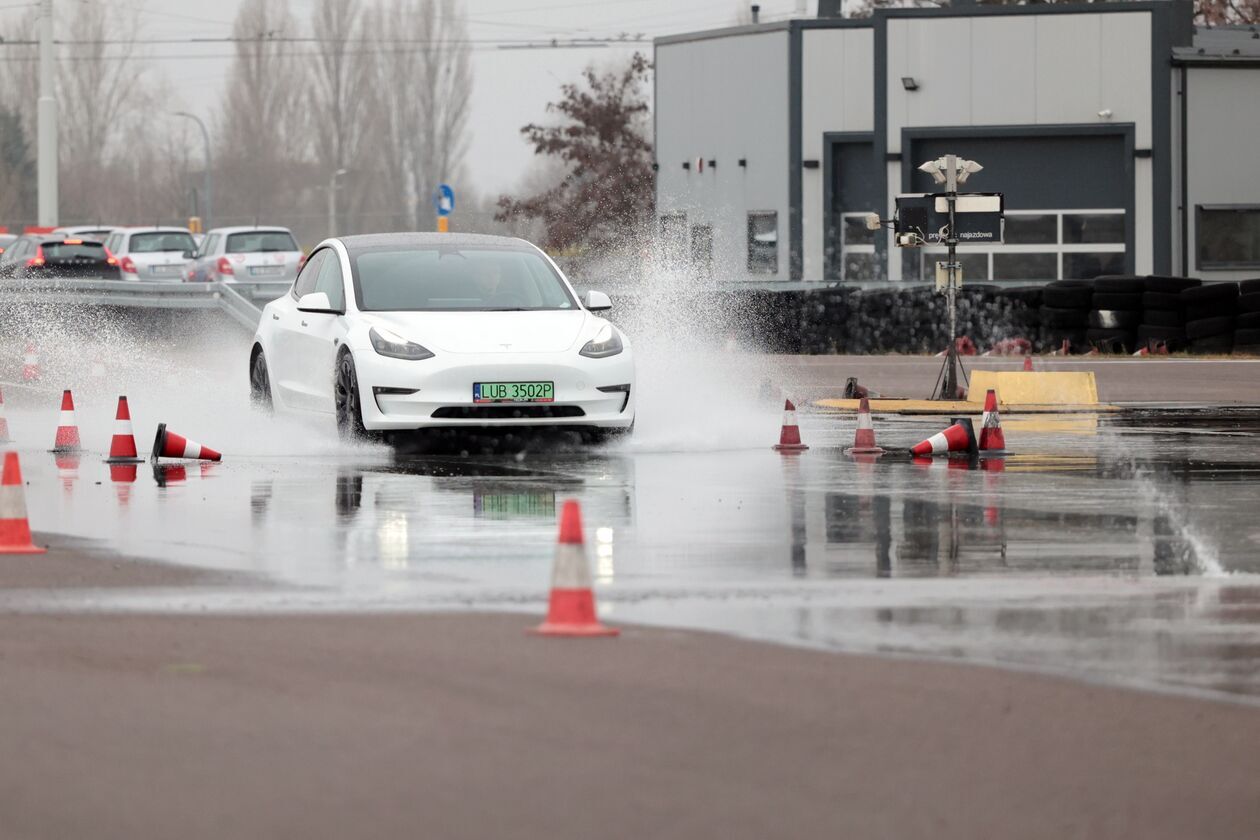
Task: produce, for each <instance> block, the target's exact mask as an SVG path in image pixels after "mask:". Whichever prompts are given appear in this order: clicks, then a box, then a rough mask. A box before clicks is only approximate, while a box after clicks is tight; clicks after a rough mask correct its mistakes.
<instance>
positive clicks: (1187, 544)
mask: <svg viewBox="0 0 1260 840" xmlns="http://www.w3.org/2000/svg"><path fill="white" fill-rule="evenodd" d="M1133 480H1134V481H1135V482H1136V483H1137V484H1138V485H1139V486H1140V487H1141V488H1142V493H1143V495H1144V496H1146V497H1147V498H1149V499H1151V501H1152V503H1153V505H1154V508H1155V513H1156V515H1155V534H1154V536H1155V568H1156V573H1157V574H1188V573H1198V574H1200V575H1202V576H1203V577H1208V578H1219V577H1228V576H1229V575H1230V574H1231V573H1230V572H1228V571H1226V570H1225V567H1224V566H1222V565H1221V561H1220V558H1219V556H1218V554H1217V551H1216V548H1215V547H1214V546H1213V545H1211V544H1210V543H1209V542H1208V541H1207V540H1205V539H1204V538H1203V536H1202V535H1201V534H1200V533H1199V532H1198V530H1197V529H1196V528H1194V527H1193V526H1192V525H1191V524H1190V523H1189V521H1187V518H1186V515H1185V513H1186V510H1187V506H1186V504H1185V503H1184V502H1182V501H1178V500H1176V499H1173V498H1172V497H1170V496H1169V495H1168V494H1167V493H1166V492H1164V491H1163V490H1161V489H1160V484H1159V481H1158V478H1157V477H1156V476H1154V475H1152V474H1151V473H1150V472H1148V471H1146V470H1143V469H1136V470H1135V472H1134V475H1133Z"/></svg>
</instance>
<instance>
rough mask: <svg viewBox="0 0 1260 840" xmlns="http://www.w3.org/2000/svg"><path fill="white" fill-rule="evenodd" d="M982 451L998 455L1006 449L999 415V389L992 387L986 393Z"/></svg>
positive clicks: (981, 427)
mask: <svg viewBox="0 0 1260 840" xmlns="http://www.w3.org/2000/svg"><path fill="white" fill-rule="evenodd" d="M980 451H981V452H988V453H989V454H993V455H996V454H998V453H1001V452H1005V451H1006V436H1005V435H1004V434H1002V418H1001V417H1000V416H998V400H997V391H995V390H993V389H992V388H990V389H989V390H988V392H987V393H986V394H985V395H984V420H983V421H982V422H981V426H980Z"/></svg>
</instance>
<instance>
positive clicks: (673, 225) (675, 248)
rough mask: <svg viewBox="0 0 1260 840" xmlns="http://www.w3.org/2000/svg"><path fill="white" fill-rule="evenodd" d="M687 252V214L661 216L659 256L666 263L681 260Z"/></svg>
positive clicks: (674, 262) (675, 262)
mask: <svg viewBox="0 0 1260 840" xmlns="http://www.w3.org/2000/svg"><path fill="white" fill-rule="evenodd" d="M686 253H687V214H686V213H670V214H669V215H666V216H661V256H663V257H664V258H665V260H666V263H667V264H670V265H675V264H677V263H680V262H682V260H683V257H684V256H685V255H686Z"/></svg>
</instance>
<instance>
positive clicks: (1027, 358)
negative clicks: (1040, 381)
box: [1024, 353, 1033, 371]
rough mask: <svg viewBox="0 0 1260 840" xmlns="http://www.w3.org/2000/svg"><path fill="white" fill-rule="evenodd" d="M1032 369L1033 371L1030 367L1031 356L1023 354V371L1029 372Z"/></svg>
mask: <svg viewBox="0 0 1260 840" xmlns="http://www.w3.org/2000/svg"><path fill="white" fill-rule="evenodd" d="M1032 369H1033V366H1032V355H1031V354H1029V353H1025V354H1024V370H1026V371H1030V370H1032Z"/></svg>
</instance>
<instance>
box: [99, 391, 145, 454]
mask: <svg viewBox="0 0 1260 840" xmlns="http://www.w3.org/2000/svg"><path fill="white" fill-rule="evenodd" d="M142 460H143V459H142V458H140V457H138V456H137V454H136V436H135V434H134V433H133V432H132V430H131V409H130V408H129V407H128V406H127V398H126V397H122V396H120V397H119V398H118V411H117V412H116V413H115V414H114V436H113V438H111V439H110V442H109V457H108V458H106V459H105V463H107V464H139V463H140V462H141V461H142Z"/></svg>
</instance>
